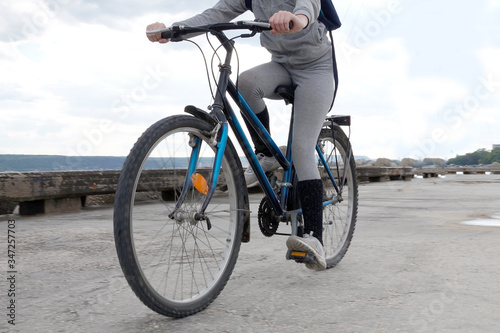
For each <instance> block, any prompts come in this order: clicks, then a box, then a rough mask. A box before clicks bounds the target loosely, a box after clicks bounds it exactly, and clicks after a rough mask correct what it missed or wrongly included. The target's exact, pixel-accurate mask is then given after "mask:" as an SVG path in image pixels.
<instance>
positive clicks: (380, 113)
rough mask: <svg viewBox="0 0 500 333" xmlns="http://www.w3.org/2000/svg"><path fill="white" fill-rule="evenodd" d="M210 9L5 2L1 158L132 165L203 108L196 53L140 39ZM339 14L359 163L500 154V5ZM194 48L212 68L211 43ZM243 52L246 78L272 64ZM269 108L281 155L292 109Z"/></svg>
mask: <svg viewBox="0 0 500 333" xmlns="http://www.w3.org/2000/svg"><path fill="white" fill-rule="evenodd" d="M215 2H216V1H215V0H196V1H186V0H184V1H179V0H163V1H160V0H149V1H139V0H120V1H118V0H102V1H90V0H88V1H85V0H38V1H37V0H7V1H2V2H1V4H0V13H1V14H0V15H1V19H0V114H1V122H0V131H1V133H2V134H1V140H0V154H57V155H71V156H75V155H113V156H124V155H127V153H128V151H129V150H130V148H131V147H132V145H133V143H134V142H135V140H136V139H137V137H138V136H139V135H140V134H141V133H142V132H143V131H144V130H145V129H146V128H147V127H148V126H149V125H150V124H152V123H153V122H155V121H157V120H158V119H161V118H163V117H166V116H169V115H172V114H176V113H180V112H182V110H183V107H184V106H185V105H187V104H193V105H196V106H198V107H201V108H206V106H207V105H209V104H210V102H211V99H210V94H209V93H208V83H207V78H206V76H205V70H204V64H203V58H202V56H201V54H200V52H199V51H198V50H197V48H196V47H195V46H194V45H192V44H190V43H169V44H167V45H158V44H152V43H150V42H149V41H148V40H147V39H146V37H145V34H144V31H145V27H146V25H147V24H149V23H152V22H155V21H162V22H165V23H166V24H167V25H169V24H170V23H172V22H174V21H176V20H180V19H183V18H187V17H190V16H192V15H194V14H196V13H198V12H200V11H201V10H203V9H204V8H206V7H209V6H211V5H213V4H214V3H215ZM335 4H336V7H337V10H338V12H339V15H340V17H341V19H342V21H343V26H342V28H341V29H339V30H337V31H336V32H335V33H334V38H335V40H336V48H337V57H338V63H339V71H340V80H341V81H340V86H339V92H338V95H337V101H336V104H335V108H334V110H333V112H332V113H336V114H350V115H351V116H352V128H351V139H352V142H353V144H354V149H355V150H354V151H355V153H356V155H365V156H368V157H370V158H377V157H388V158H398V159H401V158H404V157H413V158H418V159H422V158H425V157H441V158H450V157H454V156H455V155H457V154H464V153H467V152H471V151H474V150H476V149H480V148H486V149H491V145H492V144H494V143H496V144H500V134H499V133H500V20H499V19H498V18H499V17H500V0H477V1H474V2H471V1H457V0H438V1H429V0H418V1H417V0H370V1H368V0H364V1H363V0H352V1H335ZM251 17H252V16H251V14H249V13H248V14H245V16H244V18H251ZM195 41H196V42H198V43H199V44H200V45H201V46H202V47H203V48H204V49H205V51H206V55H207V57H208V58H209V59H210V58H211V52H210V50H209V49H208V48H207V43H206V41H205V37H203V36H202V37H199V38H196V39H195ZM237 50H238V53H239V60H240V61H239V69H240V71H242V70H244V69H246V68H249V67H252V66H254V65H257V64H259V63H262V62H265V61H268V60H269V58H270V57H269V55H268V53H267V52H266V51H265V50H263V49H262V48H260V47H259V44H258V38H254V39H253V40H240V41H238V43H237ZM234 66H237V64H236V63H235V64H234ZM234 72H236V71H234ZM270 109H271V110H272V111H271V118H272V125H271V126H272V132H273V136H275V137H276V139H277V141H278V143H279V144H283V143H284V142H285V139H286V134H285V132H286V129H287V125H286V124H287V122H288V121H289V109H288V108H287V107H285V106H284V104H283V103H281V102H271V103H270Z"/></svg>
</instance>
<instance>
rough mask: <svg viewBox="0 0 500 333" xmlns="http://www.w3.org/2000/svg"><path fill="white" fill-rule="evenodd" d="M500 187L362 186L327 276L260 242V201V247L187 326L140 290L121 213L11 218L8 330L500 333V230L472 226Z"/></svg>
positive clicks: (268, 241)
mask: <svg viewBox="0 0 500 333" xmlns="http://www.w3.org/2000/svg"><path fill="white" fill-rule="evenodd" d="M499 182H500V175H449V176H446V178H436V179H414V180H412V181H410V182H402V181H393V182H387V183H369V184H363V185H361V186H360V199H359V215H358V223H357V228H356V231H355V233H354V238H353V242H352V244H351V247H350V249H349V251H348V253H347V255H346V257H345V258H344V259H343V260H342V262H341V263H340V264H339V265H338V266H337V267H336V268H334V269H332V270H328V271H325V272H314V271H309V270H307V269H306V268H305V267H304V266H302V265H299V264H296V263H293V262H289V261H286V260H285V259H284V257H285V240H286V238H285V237H282V236H274V237H272V238H266V237H264V236H262V235H261V234H260V231H259V229H258V226H257V225H256V218H255V216H256V213H257V207H258V203H259V201H260V198H261V194H252V195H251V205H252V211H253V212H252V214H253V218H252V223H253V225H252V240H251V242H250V243H249V244H243V245H242V248H241V252H240V257H239V259H238V262H237V264H236V268H235V270H234V273H233V275H232V277H231V280H230V281H229V283H228V284H227V286H226V288H225V289H224V290H223V291H222V293H221V295H220V296H219V297H218V298H217V299H216V300H215V302H214V303H213V304H212V305H211V306H209V307H208V309H206V310H205V311H203V312H201V313H199V314H197V315H194V316H191V317H188V318H184V319H180V320H174V319H170V318H166V317H163V316H160V315H158V314H156V313H154V312H152V311H151V310H149V309H148V308H146V307H145V306H144V305H142V303H141V302H140V301H139V300H138V299H137V298H136V297H135V295H134V294H133V293H132V291H131V290H130V288H129V287H128V285H127V283H126V281H125V279H124V278H123V275H122V272H121V269H120V267H119V264H118V261H117V258H116V253H115V248H114V242H113V233H112V209H111V207H109V206H108V207H102V208H91V209H85V210H83V211H81V212H78V213H70V214H53V215H40V216H32V217H24V216H23V217H21V216H12V215H11V216H0V228H1V229H2V234H6V232H4V231H5V230H6V228H7V223H6V221H7V220H8V219H15V220H16V240H17V243H16V251H17V252H16V260H17V270H18V275H17V280H16V283H17V286H16V287H17V291H18V292H17V293H16V302H17V303H16V304H17V305H18V307H17V317H16V325H15V326H11V325H8V324H7V320H6V317H5V314H4V315H3V316H2V317H3V319H2V321H1V322H0V331H1V332H117V333H118V332H119V333H127V332H169V331H182V332H376V333H380V332H498V331H500V322H499V320H498V313H500V302H499V299H500V279H498V276H499V275H500V265H498V258H499V254H500V246H499V245H500V228H498V227H497V228H495V227H482V226H470V225H463V224H460V222H462V221H467V220H473V219H475V218H481V217H484V216H492V215H495V214H497V213H499V212H500V186H498V185H499V184H498V183H499ZM284 227H285V226H281V227H280V228H284ZM281 231H286V230H285V229H281ZM4 242H6V239H5V238H4ZM5 244H6V243H4V245H5ZM3 248H4V250H3V254H2V255H3V256H4V261H2V262H3V263H4V264H3V265H5V263H6V258H7V254H6V250H5V248H6V247H5V246H3ZM2 268H3V270H4V272H6V271H7V269H6V268H5V266H4V267H2ZM4 280H5V279H4ZM4 283H5V281H3V282H2V283H1V284H0V287H1V288H0V289H1V290H3V291H2V302H4V301H3V300H6V292H5V290H6V288H5V286H4ZM5 302H6V301H5ZM5 304H6V303H5ZM2 308H4V309H5V306H4V305H2ZM4 312H5V310H4Z"/></svg>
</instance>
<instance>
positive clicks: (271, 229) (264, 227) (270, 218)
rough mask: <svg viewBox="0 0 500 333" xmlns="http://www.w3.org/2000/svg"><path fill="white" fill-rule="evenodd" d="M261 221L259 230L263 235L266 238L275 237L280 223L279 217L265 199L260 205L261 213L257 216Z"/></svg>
mask: <svg viewBox="0 0 500 333" xmlns="http://www.w3.org/2000/svg"><path fill="white" fill-rule="evenodd" d="M257 217H258V221H259V228H260V231H261V232H262V234H263V235H264V236H266V237H271V236H273V235H274V234H275V233H276V231H277V230H278V227H279V224H280V221H279V217H278V216H277V215H276V213H275V212H274V209H273V207H272V206H271V205H269V202H268V201H267V199H266V198H265V197H264V198H262V201H261V202H260V205H259V212H258V214H257Z"/></svg>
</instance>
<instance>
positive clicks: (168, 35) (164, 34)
mask: <svg viewBox="0 0 500 333" xmlns="http://www.w3.org/2000/svg"><path fill="white" fill-rule="evenodd" d="M174 35H175V32H174V31H163V32H162V33H161V38H163V39H172V37H174Z"/></svg>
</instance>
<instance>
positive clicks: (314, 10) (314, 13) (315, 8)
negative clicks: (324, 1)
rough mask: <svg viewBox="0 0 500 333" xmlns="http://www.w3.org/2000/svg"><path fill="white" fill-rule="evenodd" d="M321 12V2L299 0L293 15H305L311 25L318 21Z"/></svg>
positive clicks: (316, 0)
mask: <svg viewBox="0 0 500 333" xmlns="http://www.w3.org/2000/svg"><path fill="white" fill-rule="evenodd" d="M320 10H321V0H297V2H296V4H295V9H294V11H293V14H295V15H299V14H301V15H305V16H307V18H308V19H309V24H311V23H313V22H314V21H316V20H317V18H318V16H319V12H320Z"/></svg>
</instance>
